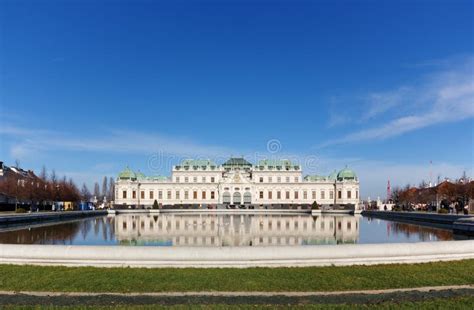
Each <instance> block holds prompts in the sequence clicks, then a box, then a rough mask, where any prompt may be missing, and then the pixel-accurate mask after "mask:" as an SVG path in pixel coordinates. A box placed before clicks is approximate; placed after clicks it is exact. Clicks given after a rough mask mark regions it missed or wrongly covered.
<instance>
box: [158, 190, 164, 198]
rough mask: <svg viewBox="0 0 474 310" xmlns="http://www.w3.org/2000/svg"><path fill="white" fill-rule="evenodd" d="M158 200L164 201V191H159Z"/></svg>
mask: <svg viewBox="0 0 474 310" xmlns="http://www.w3.org/2000/svg"><path fill="white" fill-rule="evenodd" d="M158 199H160V200H161V199H163V192H162V191H158Z"/></svg>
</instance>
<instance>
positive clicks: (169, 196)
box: [167, 191, 171, 199]
mask: <svg viewBox="0 0 474 310" xmlns="http://www.w3.org/2000/svg"><path fill="white" fill-rule="evenodd" d="M167 197H168V199H171V191H168V193H167Z"/></svg>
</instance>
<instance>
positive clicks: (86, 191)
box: [81, 183, 91, 202]
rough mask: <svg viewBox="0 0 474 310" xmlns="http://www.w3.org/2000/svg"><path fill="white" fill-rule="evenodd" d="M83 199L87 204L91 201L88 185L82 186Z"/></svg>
mask: <svg viewBox="0 0 474 310" xmlns="http://www.w3.org/2000/svg"><path fill="white" fill-rule="evenodd" d="M81 198H82V200H83V201H85V202H88V201H89V200H90V199H91V192H90V191H89V189H88V188H87V185H86V183H84V184H82V189H81Z"/></svg>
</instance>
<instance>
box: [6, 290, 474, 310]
mask: <svg viewBox="0 0 474 310" xmlns="http://www.w3.org/2000/svg"><path fill="white" fill-rule="evenodd" d="M473 295H474V285H457V286H436V287H420V288H403V289H387V290H366V291H360V290H357V291H338V292H157V293H153V292H151V293H88V292H13V291H0V305H57V306H61V305H153V304H157V305H178V304H188V305H189V304H229V305H232V304H234V305H235V304H257V305H258V304H260V305H263V304H265V305H272V304H273V305H296V304H342V303H348V304H373V303H381V302H387V301H392V302H393V301H394V300H396V301H397V302H404V301H420V300H426V299H429V298H451V297H460V296H473Z"/></svg>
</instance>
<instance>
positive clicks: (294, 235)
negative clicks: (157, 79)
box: [0, 214, 454, 247]
mask: <svg viewBox="0 0 474 310" xmlns="http://www.w3.org/2000/svg"><path fill="white" fill-rule="evenodd" d="M453 239H454V236H453V233H452V232H451V231H450V230H443V229H437V228H428V227H423V226H418V225H412V224H405V223H399V222H392V221H386V220H380V219H373V218H368V217H362V216H350V215H344V216H326V215H325V216H318V217H312V216H310V215H296V216H295V215H291V216H288V215H169V214H166V215H117V216H101V217H94V218H87V219H81V220H77V221H69V222H61V223H49V224H44V223H43V224H38V225H28V226H21V227H1V226H0V243H14V244H65V245H129V246H134V245H142V246H209V247H219V246H294V245H298V246H314V245H321V244H350V243H393V242H421V241H438V240H453Z"/></svg>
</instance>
